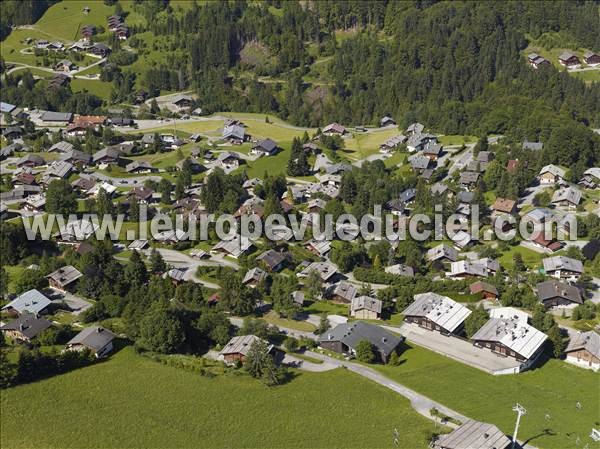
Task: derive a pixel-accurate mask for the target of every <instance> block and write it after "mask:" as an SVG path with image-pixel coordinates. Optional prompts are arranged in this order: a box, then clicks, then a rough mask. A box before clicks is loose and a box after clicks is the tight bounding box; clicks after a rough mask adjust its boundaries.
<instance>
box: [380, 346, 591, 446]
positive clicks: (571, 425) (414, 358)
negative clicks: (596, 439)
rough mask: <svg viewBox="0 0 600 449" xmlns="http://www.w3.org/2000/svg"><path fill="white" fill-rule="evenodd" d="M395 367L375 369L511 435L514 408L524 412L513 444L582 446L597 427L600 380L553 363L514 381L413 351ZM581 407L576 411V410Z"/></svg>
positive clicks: (512, 377)
mask: <svg viewBox="0 0 600 449" xmlns="http://www.w3.org/2000/svg"><path fill="white" fill-rule="evenodd" d="M401 359H402V360H403V363H402V364H401V365H399V366H396V367H392V366H381V367H378V370H379V371H381V372H382V373H383V374H385V375H386V376H388V377H390V378H392V379H394V380H396V381H398V382H400V383H402V384H404V385H406V386H407V387H410V388H413V389H415V390H416V391H418V392H419V393H422V394H425V395H427V396H429V397H430V398H432V399H435V400H436V401H439V402H441V403H442V404H444V405H446V406H448V407H451V408H452V409H454V410H456V411H458V412H460V413H463V414H465V415H466V416H469V417H472V418H474V419H478V420H481V421H487V422H491V423H494V424H496V425H497V426H499V427H500V429H502V430H503V431H504V432H506V433H508V434H511V433H512V432H513V429H514V425H515V417H516V414H515V413H514V412H513V411H512V407H513V406H514V405H515V403H517V402H518V403H520V404H521V405H523V407H525V408H526V409H527V415H526V416H524V417H523V418H522V420H521V427H520V430H519V439H521V440H530V442H531V444H532V445H534V446H536V447H540V448H544V449H566V448H574V447H576V444H575V441H576V439H577V437H579V438H580V441H581V443H580V446H581V447H583V446H585V444H586V443H589V444H590V448H592V447H596V446H593V444H592V443H593V441H592V440H591V439H590V438H589V437H588V435H589V434H590V432H591V429H592V427H595V428H598V426H599V425H600V375H599V374H598V373H593V372H590V371H587V370H584V369H581V368H577V367H575V366H572V365H569V364H567V363H565V362H562V361H559V360H550V361H548V362H547V363H546V364H544V365H543V366H542V367H541V368H539V369H535V370H532V371H526V372H524V373H521V374H518V375H506V376H492V375H490V374H486V373H484V372H483V371H479V370H477V369H475V368H471V367H469V366H467V365H463V364H462V363H459V362H455V361H453V360H451V359H448V358H446V357H443V356H441V355H438V354H436V353H434V352H431V351H428V350H426V349H423V348H420V347H418V346H415V347H413V348H410V349H407V350H406V351H405V352H404V353H403V354H402V355H401ZM577 402H580V403H581V409H580V410H578V409H577V407H576V404H577ZM546 415H548V417H547V416H546Z"/></svg>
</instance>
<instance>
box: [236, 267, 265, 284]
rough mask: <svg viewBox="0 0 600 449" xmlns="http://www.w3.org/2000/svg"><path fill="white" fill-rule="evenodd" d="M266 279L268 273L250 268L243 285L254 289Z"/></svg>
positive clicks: (256, 268)
mask: <svg viewBox="0 0 600 449" xmlns="http://www.w3.org/2000/svg"><path fill="white" fill-rule="evenodd" d="M266 277H267V272H266V271H265V270H263V269H262V268H258V267H254V268H250V269H249V270H248V271H247V272H246V274H245V275H244V278H243V279H242V284H244V285H246V286H248V287H252V288H254V287H256V286H257V285H258V284H260V282H261V281H263V280H264V279H266Z"/></svg>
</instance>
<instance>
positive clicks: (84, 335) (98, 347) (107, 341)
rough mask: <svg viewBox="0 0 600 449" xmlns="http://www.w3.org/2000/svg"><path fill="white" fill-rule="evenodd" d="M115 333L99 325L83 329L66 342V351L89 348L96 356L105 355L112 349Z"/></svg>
mask: <svg viewBox="0 0 600 449" xmlns="http://www.w3.org/2000/svg"><path fill="white" fill-rule="evenodd" d="M114 339H115V334H113V333H112V332H111V331H109V330H108V329H104V328H103V327H101V326H90V327H86V328H85V329H83V330H82V331H81V332H79V333H78V334H77V335H75V337H73V338H72V339H71V340H69V342H68V343H67V344H66V349H67V350H68V351H83V350H86V349H87V350H89V351H90V352H91V353H92V354H94V356H95V357H96V358H102V357H106V356H107V355H108V354H109V353H110V352H111V351H112V350H113V340H114Z"/></svg>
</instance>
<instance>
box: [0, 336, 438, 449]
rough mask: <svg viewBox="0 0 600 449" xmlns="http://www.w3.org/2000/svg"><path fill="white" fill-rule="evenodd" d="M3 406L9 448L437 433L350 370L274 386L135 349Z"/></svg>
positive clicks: (22, 391)
mask: <svg viewBox="0 0 600 449" xmlns="http://www.w3.org/2000/svg"><path fill="white" fill-rule="evenodd" d="M1 405H2V409H1V411H2V414H1V424H2V432H1V437H0V438H1V440H0V442H1V446H2V447H7V448H8V447H10V448H41V447H44V448H68V447H71V448H75V447H77V448H91V447H95V448H117V447H119V448H122V447H127V448H142V447H144V448H150V447H152V448H158V447H171V448H173V447H180V448H181V447H186V448H187V447H189V448H191V447H197V448H200V447H205V448H209V447H210V448H220V447H222V448H225V447H227V448H232V447H233V448H274V447H278V448H294V447H296V448H309V447H310V448H322V447H327V448H335V447H339V448H348V447H354V448H382V447H391V446H392V432H393V430H394V428H398V430H399V434H400V436H399V445H398V447H400V448H404V449H418V448H423V449H425V448H426V447H427V443H428V441H429V437H430V435H431V432H432V431H434V427H433V424H432V423H431V422H430V421H428V420H427V419H425V418H423V417H422V416H420V415H418V414H416V412H414V411H413V410H412V409H411V408H410V405H409V403H408V401H407V400H405V399H403V398H401V397H399V396H398V395H396V394H394V393H392V392H390V391H389V390H387V389H385V388H384V387H381V386H379V385H377V384H375V383H372V382H370V381H368V380H366V379H363V378H362V377H359V376H357V375H355V374H353V373H349V372H347V371H345V370H340V369H338V370H334V371H329V372H325V373H298V374H297V377H296V378H294V379H293V380H292V381H291V382H289V383H287V384H285V385H282V386H278V387H274V388H269V387H266V386H264V385H263V384H261V383H260V382H259V381H257V380H255V379H252V378H250V377H249V376H247V375H246V374H240V373H230V374H225V375H221V376H217V377H214V378H206V377H202V376H200V375H199V374H194V373H190V372H187V371H184V370H180V369H177V368H171V367H167V366H164V365H161V364H159V363H156V362H153V361H150V360H148V359H146V358H144V357H142V356H140V355H136V354H135V353H134V351H133V349H132V348H126V349H124V350H122V351H121V352H120V353H118V354H116V355H113V357H112V358H111V359H109V360H108V361H105V362H103V363H101V364H99V365H96V366H93V367H88V368H83V369H80V370H77V371H74V372H71V373H68V374H64V375H61V376H57V377H54V378H51V379H47V380H44V381H40V382H36V383H33V384H29V385H23V386H19V387H15V388H11V389H8V390H3V391H2V395H1ZM25 423H27V424H26V425H25ZM438 430H439V429H438Z"/></svg>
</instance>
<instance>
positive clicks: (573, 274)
mask: <svg viewBox="0 0 600 449" xmlns="http://www.w3.org/2000/svg"><path fill="white" fill-rule="evenodd" d="M543 263H544V271H545V272H546V275H548V276H552V277H555V278H557V279H567V280H570V281H573V282H575V281H577V279H579V276H581V274H582V273H583V263H581V261H580V260H577V259H572V258H570V257H566V256H554V257H547V258H545V259H544V260H543Z"/></svg>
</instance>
